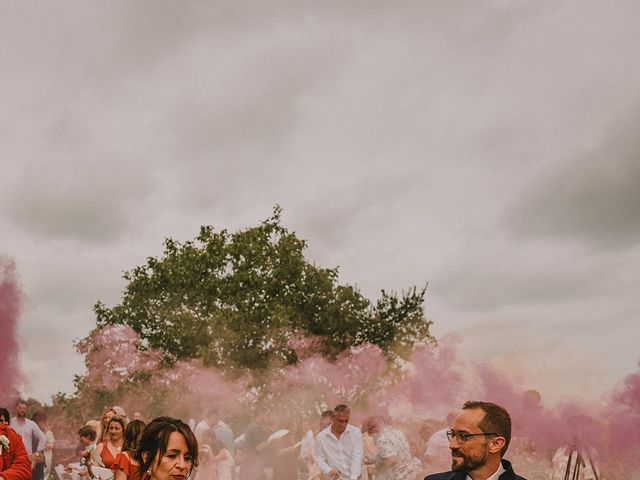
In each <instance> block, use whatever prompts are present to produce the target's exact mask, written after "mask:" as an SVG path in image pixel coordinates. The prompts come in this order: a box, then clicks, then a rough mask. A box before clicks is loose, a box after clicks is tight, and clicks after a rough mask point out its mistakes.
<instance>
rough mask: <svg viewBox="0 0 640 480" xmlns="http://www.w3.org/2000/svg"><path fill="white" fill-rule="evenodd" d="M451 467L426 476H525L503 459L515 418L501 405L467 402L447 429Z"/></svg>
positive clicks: (508, 479)
mask: <svg viewBox="0 0 640 480" xmlns="http://www.w3.org/2000/svg"><path fill="white" fill-rule="evenodd" d="M447 437H448V438H449V449H450V450H451V471H449V472H444V473H436V474H433V475H428V476H427V477H425V480H525V479H524V478H523V477H520V476H518V475H516V474H515V472H514V471H513V468H512V467H511V463H509V462H508V461H507V460H503V459H502V457H503V456H504V454H505V452H506V451H507V448H508V447H509V442H510V441H511V418H510V417H509V413H508V412H507V411H506V410H505V409H504V408H502V407H501V406H499V405H496V404H495V403H490V402H466V403H465V404H464V405H463V406H462V410H461V411H460V413H459V414H458V415H457V416H456V418H455V420H454V421H453V425H452V427H451V430H449V431H448V432H447Z"/></svg>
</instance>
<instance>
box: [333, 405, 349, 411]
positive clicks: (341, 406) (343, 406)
mask: <svg viewBox="0 0 640 480" xmlns="http://www.w3.org/2000/svg"><path fill="white" fill-rule="evenodd" d="M333 411H334V413H340V412H350V411H351V410H350V409H349V407H347V406H346V405H343V404H340V405H336V408H334V409H333Z"/></svg>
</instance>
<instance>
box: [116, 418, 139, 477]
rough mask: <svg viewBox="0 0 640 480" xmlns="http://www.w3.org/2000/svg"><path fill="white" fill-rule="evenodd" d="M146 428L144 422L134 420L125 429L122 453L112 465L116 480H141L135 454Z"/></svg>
mask: <svg viewBox="0 0 640 480" xmlns="http://www.w3.org/2000/svg"><path fill="white" fill-rule="evenodd" d="M144 426H145V424H144V422H143V421H142V420H132V421H131V422H129V423H128V424H127V426H126V428H125V429H124V441H123V443H122V451H121V452H120V453H119V454H117V455H116V457H115V459H114V460H113V463H112V464H111V470H112V471H113V474H114V479H115V480H139V479H140V465H139V464H138V462H137V461H136V459H135V453H136V450H137V448H138V441H139V439H140V435H141V434H142V431H143V430H144Z"/></svg>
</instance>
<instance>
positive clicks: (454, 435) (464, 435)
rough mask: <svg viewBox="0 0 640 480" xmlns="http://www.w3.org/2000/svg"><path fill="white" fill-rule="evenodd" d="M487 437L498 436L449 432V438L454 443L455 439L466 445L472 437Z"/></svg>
mask: <svg viewBox="0 0 640 480" xmlns="http://www.w3.org/2000/svg"><path fill="white" fill-rule="evenodd" d="M487 435H498V434H497V433H466V432H454V431H453V430H447V438H448V439H449V441H452V440H453V439H454V438H457V439H458V443H465V442H466V441H467V440H469V439H470V438H471V437H480V436H483V437H484V436H487Z"/></svg>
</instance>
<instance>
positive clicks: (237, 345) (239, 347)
mask: <svg viewBox="0 0 640 480" xmlns="http://www.w3.org/2000/svg"><path fill="white" fill-rule="evenodd" d="M164 247H165V248H164V253H163V255H162V256H160V257H158V258H156V257H149V258H148V259H147V261H146V263H145V264H144V265H141V266H138V267H135V268H134V269H132V270H131V271H129V272H126V273H125V274H124V279H125V280H127V282H128V284H127V285H126V287H125V290H124V292H123V297H122V301H121V302H120V303H119V304H117V305H115V306H113V307H111V308H109V307H107V306H106V305H105V304H104V303H102V302H100V301H98V303H96V305H95V307H94V310H95V313H96V316H97V324H98V327H104V326H107V325H127V326H130V327H131V328H132V329H133V330H135V331H136V332H137V333H138V335H139V336H140V338H141V339H142V346H143V347H145V346H146V347H152V348H154V349H158V350H160V351H161V352H162V354H163V355H164V359H165V361H167V362H169V363H172V362H175V361H177V360H181V359H190V358H201V359H203V361H204V362H205V364H206V365H210V366H216V367H218V368H222V369H223V370H226V371H229V370H235V369H242V370H244V369H247V368H248V369H250V370H253V371H260V370H262V369H265V368H267V367H268V366H269V365H274V364H275V365H278V364H280V365H285V364H291V363H295V362H296V361H297V360H298V355H299V351H298V352H297V351H296V348H295V343H296V339H297V338H300V337H304V338H313V339H315V341H314V342H312V345H313V348H312V349H313V350H314V352H313V353H321V354H322V355H324V356H326V357H328V358H335V357H336V356H337V355H338V354H339V353H340V352H342V351H345V350H347V349H349V348H350V347H357V346H359V345H363V344H365V343H371V344H374V345H377V346H379V347H380V348H381V349H382V351H383V352H385V354H387V355H389V356H391V357H397V356H405V355H407V354H408V353H409V352H410V351H411V350H412V349H413V347H414V346H415V345H419V344H423V343H425V342H427V343H428V342H431V341H432V340H433V339H432V337H431V335H430V333H429V328H430V325H431V321H429V320H428V319H426V318H425V315H424V309H423V303H424V296H425V291H426V287H425V288H422V289H418V288H416V287H411V288H410V289H408V291H406V292H403V293H401V294H400V295H398V294H396V293H388V292H386V291H384V290H382V292H381V296H380V298H379V299H378V300H377V301H376V302H375V303H374V302H371V301H370V300H369V299H367V298H365V297H364V296H363V295H362V294H361V293H360V292H359V291H358V289H357V288H354V287H353V286H350V285H341V284H339V283H338V269H337V268H322V267H318V266H316V265H315V264H313V263H310V262H309V261H308V260H307V259H306V258H305V256H304V250H305V249H306V247H307V243H306V241H305V240H302V239H299V238H298V237H297V236H296V234H295V233H294V232H290V231H288V230H287V229H286V228H285V227H284V226H282V224H281V209H280V208H279V207H275V208H274V212H273V215H272V216H271V217H269V218H267V219H266V220H264V221H263V222H262V223H260V224H259V225H258V226H255V227H251V228H247V229H245V230H240V231H237V232H233V233H230V232H228V231H227V230H220V231H216V230H215V229H214V228H213V227H211V226H203V227H201V228H200V233H199V234H198V235H197V237H196V238H195V239H193V240H189V241H186V242H184V243H181V242H178V241H176V240H173V239H171V238H167V239H166V240H165V242H164Z"/></svg>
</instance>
